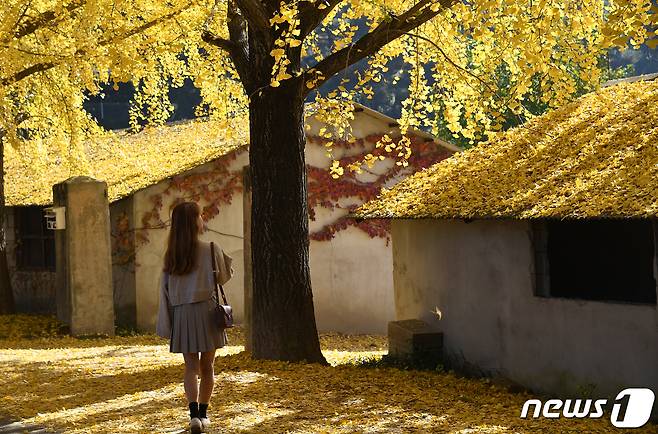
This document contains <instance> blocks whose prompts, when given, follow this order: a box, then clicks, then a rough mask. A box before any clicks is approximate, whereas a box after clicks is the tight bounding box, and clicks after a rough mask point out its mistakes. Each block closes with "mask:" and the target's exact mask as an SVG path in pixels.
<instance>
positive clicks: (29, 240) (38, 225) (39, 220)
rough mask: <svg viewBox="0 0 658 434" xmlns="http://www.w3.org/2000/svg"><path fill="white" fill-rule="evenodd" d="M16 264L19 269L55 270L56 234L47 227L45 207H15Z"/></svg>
mask: <svg viewBox="0 0 658 434" xmlns="http://www.w3.org/2000/svg"><path fill="white" fill-rule="evenodd" d="M15 211H16V212H15V214H14V217H15V219H16V266H17V268H18V269H19V270H47V271H55V234H54V231H53V230H50V229H48V228H47V227H46V219H45V218H44V212H43V208H41V207H38V206H28V207H18V208H15Z"/></svg>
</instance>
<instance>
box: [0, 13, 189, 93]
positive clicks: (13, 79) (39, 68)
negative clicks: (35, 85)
mask: <svg viewBox="0 0 658 434" xmlns="http://www.w3.org/2000/svg"><path fill="white" fill-rule="evenodd" d="M189 6H191V3H188V4H187V6H185V7H183V8H180V9H177V10H175V11H173V12H170V13H168V14H167V15H163V16H160V17H158V18H155V19H154V20H152V21H149V22H147V23H144V24H142V25H141V26H138V27H135V28H134V29H131V30H130V31H128V32H126V33H122V34H120V35H115V36H113V37H111V38H107V39H104V40H101V41H99V42H98V46H99V47H103V46H106V45H110V44H113V43H115V42H117V41H119V40H123V39H128V38H130V37H132V36H135V35H137V34H139V33H143V32H145V31H147V30H148V29H150V28H152V27H154V26H157V25H158V24H161V23H162V22H164V21H167V20H170V19H172V18H173V17H175V16H176V15H179V14H180V13H182V12H183V11H184V10H186V9H187V7H189ZM86 53H87V50H86V49H84V48H79V49H78V50H76V51H75V53H74V54H73V56H71V57H76V56H84V55H86ZM60 64H61V62H57V63H55V62H42V63H36V64H34V65H31V66H29V67H27V68H25V69H22V70H20V71H18V72H16V73H14V74H13V75H10V76H9V77H4V78H2V79H0V86H9V85H12V84H14V83H17V82H19V81H21V80H23V79H24V78H26V77H29V76H30V75H32V74H36V73H38V72H43V71H47V70H49V69H52V68H54V67H56V66H57V65H60Z"/></svg>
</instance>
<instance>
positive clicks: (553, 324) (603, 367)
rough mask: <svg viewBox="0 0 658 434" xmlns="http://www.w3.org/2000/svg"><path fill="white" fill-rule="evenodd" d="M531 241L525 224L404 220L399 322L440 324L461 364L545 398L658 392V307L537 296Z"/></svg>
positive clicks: (451, 356) (398, 247)
mask: <svg viewBox="0 0 658 434" xmlns="http://www.w3.org/2000/svg"><path fill="white" fill-rule="evenodd" d="M530 234H531V233H530V226H529V224H528V223H527V222H523V221H474V222H471V223H464V222H462V221H457V220H417V221H412V220H396V221H394V222H393V226H392V235H393V261H394V273H393V276H394V286H395V305H396V317H397V319H398V320H402V319H408V318H420V319H423V320H425V321H428V322H430V323H431V324H433V325H435V326H436V327H438V328H439V329H440V330H441V331H442V332H443V333H444V351H445V354H446V356H447V357H448V360H450V361H451V362H452V363H455V364H461V365H462V367H466V368H470V369H471V370H475V371H476V372H480V373H482V374H500V375H503V376H505V377H508V378H510V379H512V380H514V381H517V382H519V383H521V384H523V385H526V386H528V387H530V388H532V389H535V390H537V391H542V392H549V393H559V394H564V395H566V394H574V395H576V396H583V393H585V392H591V393H593V394H594V395H605V396H607V395H609V394H616V393H618V392H619V391H620V390H622V389H623V388H626V387H650V388H652V389H653V390H658V369H656V366H658V314H657V311H656V306H649V305H632V304H623V303H612V302H597V301H582V300H569V299H559V298H543V297H536V296H534V294H533V285H534V281H533V273H534V263H533V262H534V259H533V258H534V256H533V250H532V244H531V238H530V236H531V235H530ZM435 308H438V309H439V310H440V311H441V314H442V319H440V320H439V318H438V316H437V315H436V314H433V313H431V311H432V310H434V309H435Z"/></svg>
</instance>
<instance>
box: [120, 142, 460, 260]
mask: <svg viewBox="0 0 658 434" xmlns="http://www.w3.org/2000/svg"><path fill="white" fill-rule="evenodd" d="M384 136H385V135H384V134H372V135H369V136H367V137H364V138H359V139H356V140H354V141H352V142H350V141H341V140H336V139H327V138H324V137H320V136H308V137H307V142H308V143H309V144H315V145H321V146H325V145H327V144H329V142H331V143H330V144H331V147H332V148H333V149H335V150H336V149H344V150H345V151H348V152H346V153H347V154H348V155H347V156H345V157H343V158H341V159H339V162H340V164H341V166H343V165H348V164H352V163H355V162H358V161H363V159H364V157H365V156H366V155H368V154H369V155H370V157H368V158H369V159H371V160H373V161H375V160H377V161H382V159H381V158H384V159H385V158H386V157H389V156H390V155H389V151H387V150H386V148H385V147H384V146H382V147H375V144H376V143H381V142H382V141H384V142H388V143H392V144H393V145H394V144H396V143H397V142H399V141H400V140H401V139H402V138H401V137H397V138H391V139H390V140H387V138H385V137H384ZM408 139H409V140H410V142H411V148H412V154H411V156H410V157H409V160H408V162H409V166H407V167H404V166H402V165H395V164H390V162H392V160H389V164H388V166H391V167H390V168H388V169H383V170H382V168H381V167H379V168H378V170H377V172H374V171H373V170H371V168H368V167H364V169H363V171H364V172H367V173H369V174H371V175H373V176H375V177H376V179H375V180H374V181H372V182H364V181H361V180H359V177H358V175H357V174H356V173H355V172H351V171H349V172H348V173H345V174H344V175H343V176H341V177H340V178H338V179H335V178H334V177H332V173H331V172H330V171H329V170H328V169H327V168H319V167H314V166H311V165H308V164H307V165H306V169H307V175H308V212H309V218H310V219H311V220H315V218H316V209H317V208H318V207H321V208H325V209H328V210H331V211H333V210H337V209H338V210H343V211H344V215H343V216H341V217H339V218H338V219H336V220H335V221H334V222H332V223H329V224H327V225H324V226H323V227H322V228H321V229H320V230H318V231H315V232H312V233H311V234H310V235H309V237H310V239H311V240H315V241H329V240H331V239H332V238H334V236H335V235H336V233H338V232H340V231H341V230H344V229H347V228H348V227H350V226H353V227H356V228H358V229H360V230H362V231H363V232H365V233H366V234H368V236H370V237H371V238H384V239H386V242H387V244H388V242H389V240H390V221H389V220H379V219H372V220H362V221H357V220H355V219H353V218H348V217H347V214H348V213H350V212H352V211H353V210H355V209H356V208H357V207H358V206H359V205H360V204H361V203H363V202H366V201H369V200H371V199H374V198H375V197H377V195H378V194H379V192H380V190H381V188H382V187H384V186H386V185H387V183H389V182H390V181H391V180H393V179H395V178H396V177H398V176H402V175H404V174H410V173H413V172H415V171H418V170H420V169H423V168H426V167H429V166H431V165H433V164H435V163H437V162H439V161H441V160H443V159H444V158H447V157H448V156H450V155H451V151H448V150H447V149H445V148H443V147H442V146H440V145H438V144H437V143H435V142H433V141H428V140H425V139H423V138H422V137H418V136H415V135H412V136H409V137H408ZM244 152H247V148H246V147H244V148H240V149H237V150H236V151H233V152H231V153H230V154H227V155H225V156H223V157H222V158H218V159H217V160H215V161H213V162H212V164H211V168H210V169H209V170H207V171H204V172H198V173H188V174H184V175H179V176H175V177H173V178H171V179H170V180H169V182H168V184H167V186H166V188H165V189H164V190H163V191H162V192H161V193H158V194H154V195H152V196H150V197H149V200H150V201H151V209H150V210H149V211H146V212H145V213H144V214H143V215H142V216H141V221H140V222H137V224H139V225H140V226H141V227H139V228H137V229H135V230H134V232H135V241H134V242H133V241H132V236H131V233H132V232H133V230H131V229H130V228H129V220H128V217H127V215H126V214H125V213H122V214H120V215H119V216H117V222H116V233H115V234H113V238H114V241H115V242H114V243H113V253H114V254H115V263H116V262H117V261H121V262H129V261H131V260H134V256H135V248H136V247H137V246H139V245H143V244H146V243H148V242H149V237H148V230H149V229H164V228H166V227H167V224H168V222H167V221H165V220H163V212H162V208H163V202H164V199H165V197H166V196H170V195H171V196H173V197H174V200H173V202H172V205H171V206H172V207H173V206H175V205H176V204H178V203H180V202H183V201H187V200H190V201H195V202H198V203H199V204H200V205H202V213H203V217H204V219H205V220H206V221H209V220H210V219H212V218H213V217H215V216H217V215H218V214H219V212H220V208H221V207H222V206H223V205H229V204H230V203H231V201H232V199H233V195H234V194H235V193H241V192H242V169H241V168H238V169H230V166H231V163H233V162H234V161H235V160H236V158H237V157H238V156H239V155H241V154H242V153H244ZM382 163H385V161H382ZM383 167H387V166H383ZM374 168H375V167H373V169H374ZM350 200H351V201H352V203H349V204H346V203H344V202H349V201H350ZM342 202H343V203H342ZM164 215H167V216H168V215H169V210H167V211H166V212H165V213H164Z"/></svg>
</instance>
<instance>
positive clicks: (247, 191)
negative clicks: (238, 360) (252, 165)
mask: <svg viewBox="0 0 658 434" xmlns="http://www.w3.org/2000/svg"><path fill="white" fill-rule="evenodd" d="M242 185H243V189H242V194H243V197H242V206H243V208H242V215H243V231H244V238H243V240H244V248H243V251H244V325H243V327H244V337H245V350H246V351H251V330H252V328H251V305H252V294H253V292H252V278H251V174H250V172H249V166H245V167H244V169H243V171H242Z"/></svg>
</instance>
